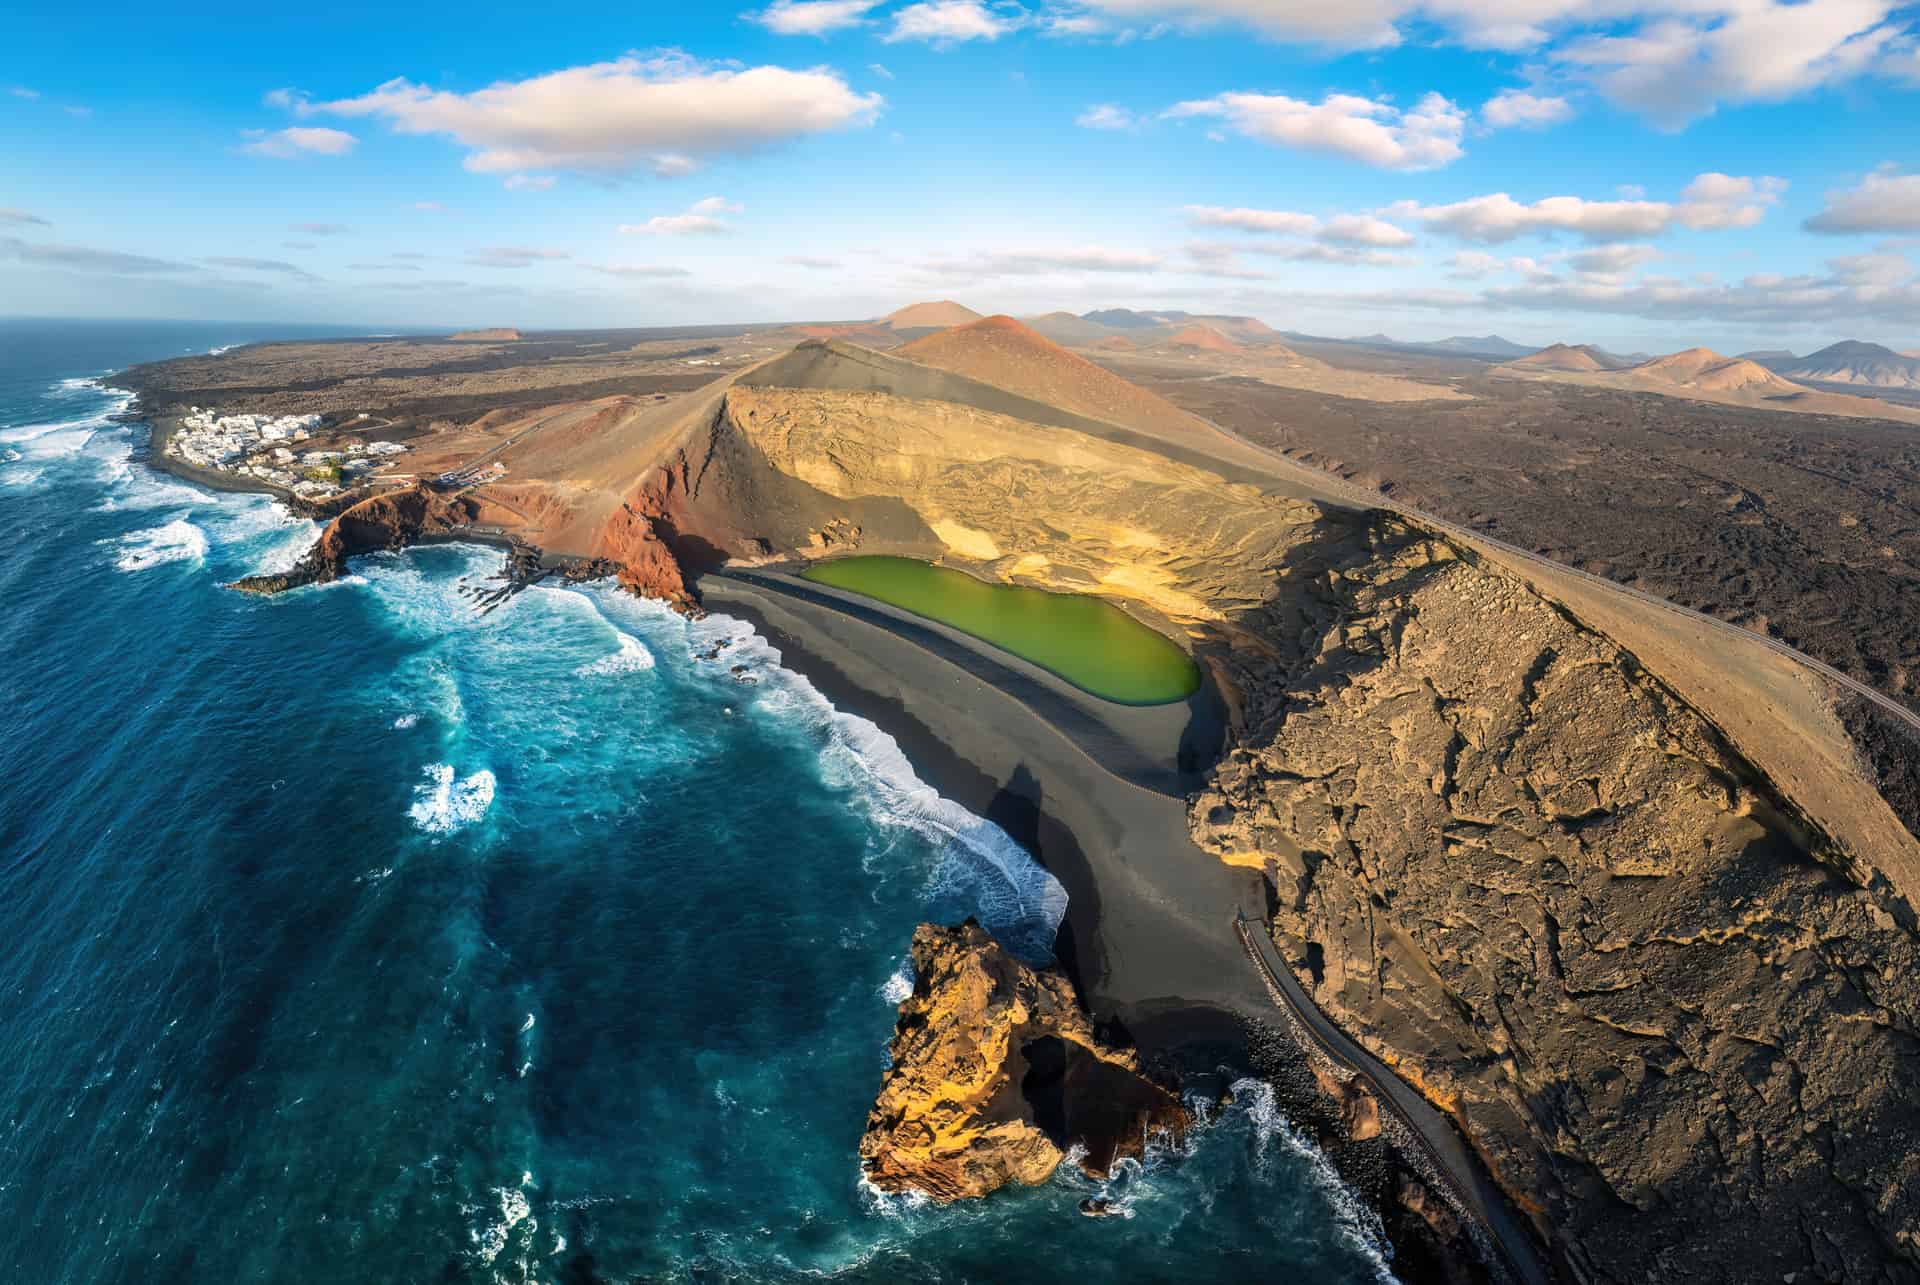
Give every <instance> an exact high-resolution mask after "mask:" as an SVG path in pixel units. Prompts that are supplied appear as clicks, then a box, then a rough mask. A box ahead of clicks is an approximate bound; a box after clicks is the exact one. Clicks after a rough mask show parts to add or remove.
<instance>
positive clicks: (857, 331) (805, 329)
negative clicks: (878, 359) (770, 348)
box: [783, 321, 899, 344]
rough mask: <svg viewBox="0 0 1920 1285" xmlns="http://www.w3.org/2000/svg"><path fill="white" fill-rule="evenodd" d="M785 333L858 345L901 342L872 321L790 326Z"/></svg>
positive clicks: (890, 332) (803, 337) (804, 337)
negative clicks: (840, 340)
mask: <svg viewBox="0 0 1920 1285" xmlns="http://www.w3.org/2000/svg"><path fill="white" fill-rule="evenodd" d="M783 333H785V334H788V335H795V336H798V337H799V338H801V339H850V340H852V341H853V342H854V343H856V344H868V343H884V344H894V343H898V342H899V340H898V338H897V337H896V336H895V335H894V333H893V332H892V331H891V330H888V329H886V328H885V327H884V326H880V325H876V324H874V323H873V322H871V321H862V322H855V323H852V324H849V325H843V326H788V327H787V328H786V330H785V331H784V332H783Z"/></svg>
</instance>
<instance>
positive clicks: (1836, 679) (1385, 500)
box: [1188, 412, 1920, 733]
mask: <svg viewBox="0 0 1920 1285" xmlns="http://www.w3.org/2000/svg"><path fill="white" fill-rule="evenodd" d="M1188 413H1189V414H1192V412H1188ZM1194 418H1195V419H1198V420H1201V422H1203V423H1205V424H1207V425H1209V426H1210V427H1212V428H1213V429H1214V431H1216V432H1218V433H1219V434H1221V435H1222V436H1223V437H1227V438H1230V439H1232V440H1233V441H1234V442H1236V443H1238V444H1239V445H1241V446H1245V447H1248V448H1250V449H1252V450H1255V451H1259V452H1260V453H1261V454H1263V455H1265V456H1267V457H1268V458H1269V459H1272V460H1273V461H1275V462H1276V463H1278V464H1282V465H1284V466H1285V467H1286V469H1287V471H1288V472H1289V473H1290V474H1292V475H1293V476H1296V477H1299V478H1301V479H1302V480H1303V481H1305V482H1307V484H1308V485H1311V486H1317V487H1320V488H1322V489H1323V490H1326V491H1330V492H1332V493H1333V494H1334V495H1336V496H1339V497H1340V498H1342V499H1344V500H1348V501H1350V502H1351V503H1354V504H1358V505H1360V506H1362V507H1364V508H1373V509H1386V510H1388V511H1389V512H1392V513H1395V514H1398V515H1399V516H1400V517H1403V518H1406V519H1407V520H1408V521H1410V522H1414V523H1417V524H1418V525H1420V526H1423V527H1427V528H1429V529H1432V530H1436V531H1440V532H1442V533H1444V534H1446V535H1450V536H1454V537H1456V538H1459V539H1464V540H1468V541H1470V542H1473V543H1475V544H1481V545H1485V546H1487V547H1488V548H1491V549H1498V550H1499V551H1500V552H1501V553H1504V554H1506V555H1507V556H1508V557H1510V558H1514V559H1517V560H1518V561H1521V562H1523V563H1526V564H1529V565H1532V566H1538V567H1541V568H1544V569H1549V570H1552V571H1555V572H1558V573H1560V574H1562V575H1569V576H1573V577H1575V578H1576V579H1579V580H1584V581H1587V582H1588V583H1590V584H1594V585H1598V586H1601V587H1602V588H1606V589H1610V590H1612V591H1614V592H1615V593H1621V594H1625V595H1626V596H1627V597H1629V598H1632V599H1633V600H1634V601H1635V602H1639V603H1642V604H1644V605H1646V606H1649V607H1653V608H1655V609H1657V610H1660V611H1665V612H1671V613H1672V614H1674V615H1676V616H1683V617H1685V618H1687V619H1689V620H1693V621H1697V622H1699V623H1700V624H1704V625H1707V626H1709V627H1711V628H1713V629H1716V630H1719V631H1720V632H1722V633H1725V634H1729V635H1732V636H1734V637H1738V638H1742V639H1745V640H1747V641H1750V642H1756V643H1759V644H1760V645H1761V646H1762V647H1765V648H1766V649H1767V650H1768V651H1771V652H1773V653H1774V654H1776V655H1779V656H1784V657H1785V658H1786V659H1788V660H1790V661H1793V662H1794V663H1795V664H1798V665H1801V666H1803V667H1805V668H1806V669H1809V670H1812V671H1813V672H1814V673H1816V674H1818V675H1820V676H1821V677H1822V678H1824V679H1826V680H1827V681H1829V682H1831V683H1834V684H1836V685H1838V686H1839V687H1841V688H1843V689H1845V690H1846V691H1848V692H1850V693H1852V694H1853V695H1855V696H1858V697H1860V698H1861V699H1862V700H1865V701H1870V702H1872V704H1873V705H1874V706H1875V707H1876V708H1878V709H1880V710H1882V711H1883V712H1885V713H1887V714H1889V715H1891V716H1892V717H1894V718H1896V719H1898V720H1900V721H1901V722H1902V723H1904V724H1906V725H1907V727H1908V728H1909V729H1910V730H1912V731H1913V732H1915V733H1920V712H1916V711H1914V710H1912V709H1910V708H1908V707H1907V706H1905V705H1903V704H1901V703H1900V702H1899V701H1897V700H1895V699H1893V698H1892V697H1891V696H1888V695H1886V694H1885V693H1884V692H1879V691H1876V690H1874V689H1873V688H1871V687H1869V686H1867V685H1866V684H1865V683H1863V682H1860V681H1859V680H1858V679H1855V678H1851V677H1848V676H1847V675H1846V674H1843V673H1841V672H1840V671H1839V670H1837V669H1835V668H1834V667H1833V666H1832V665H1829V664H1827V663H1826V662H1825V661H1822V660H1816V659H1814V658H1813V657H1812V656H1809V655H1807V654H1806V653H1805V652H1803V651H1800V650H1798V649H1797V648H1794V647H1791V646H1788V645H1787V644H1786V643H1783V642H1781V641H1780V640H1779V639H1778V638H1769V637H1768V636H1767V635H1765V634H1760V633H1755V632H1754V631H1753V630H1751V629H1745V628H1742V627H1741V626H1739V625H1736V624H1733V623H1731V622H1729V621H1725V620H1722V619H1720V618H1719V617H1718V616H1710V615H1708V614H1707V613H1706V612H1704V611H1695V610H1694V609H1693V608H1691V607H1683V606H1681V605H1680V604H1679V603H1677V602H1670V601H1668V600H1667V599H1665V598H1661V597H1658V596H1656V595H1654V594H1650V593H1647V592H1645V591H1644V590H1640V589H1635V588H1632V587H1630V586H1628V585H1623V584H1621V583H1620V582H1619V581H1617V580H1609V579H1607V578H1606V577H1605V576H1597V575H1594V574H1593V573H1592V572H1590V571H1583V570H1581V569H1580V568H1579V567H1573V566H1568V565H1567V564H1566V563H1564V562H1555V561H1554V560H1553V559H1552V558H1545V557H1542V556H1541V555H1539V554H1537V553H1534V552H1532V551H1530V550H1527V549H1523V548H1521V547H1520V546H1519V545H1516V544H1508V543H1507V542H1506V541H1505V540H1501V539H1497V538H1495V537H1493V536H1490V535H1487V534H1485V533H1484V532H1481V531H1476V530H1474V529H1473V528H1472V527H1468V526H1462V525H1461V524H1460V523H1458V522H1451V521H1448V520H1447V519H1446V518H1441V517H1435V516H1434V515H1433V514H1431V513H1428V512H1426V511H1424V510H1422V509H1417V508H1415V507H1413V506H1412V505H1411V504H1406V503H1403V502H1401V501H1399V500H1396V499H1394V498H1393V497H1392V496H1390V495H1386V494H1384V493H1383V492H1380V491H1376V490H1372V489H1371V488H1368V487H1363V486H1356V485H1354V484H1353V483H1352V482H1349V481H1347V480H1346V479H1345V478H1343V477H1337V476H1335V475H1334V474H1332V473H1329V472H1327V471H1326V470H1324V469H1318V468H1314V467H1312V466H1311V465H1306V464H1302V463H1300V462H1299V461H1298V460H1294V459H1290V458H1289V457H1287V456H1286V455H1283V454H1281V453H1280V452H1279V451H1276V450H1274V449H1273V448H1272V447H1270V446H1262V445H1261V444H1260V443H1258V442H1255V441H1251V440H1249V439H1248V438H1245V437H1242V436H1241V435H1240V434H1238V433H1236V432H1234V431H1233V430H1232V429H1230V428H1227V427H1225V426H1223V425H1220V424H1216V423H1214V422H1213V421H1212V420H1210V419H1206V418H1205V417H1204V416H1200V415H1195V416H1194Z"/></svg>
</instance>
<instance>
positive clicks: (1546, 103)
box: [1480, 89, 1573, 129]
mask: <svg viewBox="0 0 1920 1285" xmlns="http://www.w3.org/2000/svg"><path fill="white" fill-rule="evenodd" d="M1480 119H1481V120H1483V121H1485V122H1486V123H1487V124H1488V125H1489V126H1490V127H1492V128H1494V129H1516V128H1517V129H1545V128H1546V127H1547V126H1549V125H1558V124H1560V123H1561V122H1563V121H1568V120H1572V119H1573V105H1572V104H1571V103H1569V102H1568V101H1567V100H1566V99H1564V98H1554V97H1549V96H1542V95H1539V94H1529V93H1527V92H1525V91H1524V90H1519V89H1504V90H1501V91H1500V92H1499V93H1498V94H1495V95H1494V96H1493V97H1492V98H1489V99H1488V100H1487V101H1486V103H1485V104H1484V105H1482V107H1481V108H1480Z"/></svg>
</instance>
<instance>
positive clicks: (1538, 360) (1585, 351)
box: [1507, 344, 1611, 370]
mask: <svg viewBox="0 0 1920 1285" xmlns="http://www.w3.org/2000/svg"><path fill="white" fill-rule="evenodd" d="M1507 364H1508V365H1509V366H1519V367H1521V368H1523V369H1526V370H1609V369H1611V367H1609V366H1608V365H1607V363H1606V362H1604V361H1601V360H1600V359H1599V358H1598V357H1596V356H1594V354H1593V350H1592V349H1591V348H1588V347H1587V346H1586V345H1584V344H1582V345H1579V346H1578V347H1576V346H1574V345H1572V344H1553V345H1551V346H1549V347H1546V348H1542V349H1541V350H1540V351H1539V352H1537V353H1531V354H1529V355H1528V356H1525V357H1516V358H1514V359H1513V360H1512V361H1510V362H1508V363H1507Z"/></svg>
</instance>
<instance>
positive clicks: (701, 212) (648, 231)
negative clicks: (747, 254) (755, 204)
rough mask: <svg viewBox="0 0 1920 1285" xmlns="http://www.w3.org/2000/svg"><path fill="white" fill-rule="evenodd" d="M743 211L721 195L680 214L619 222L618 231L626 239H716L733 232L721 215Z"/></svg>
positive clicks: (688, 208) (699, 202)
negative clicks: (664, 237) (684, 237)
mask: <svg viewBox="0 0 1920 1285" xmlns="http://www.w3.org/2000/svg"><path fill="white" fill-rule="evenodd" d="M746 209H747V207H746V206H744V205H741V204H740V203H739V202H737V201H729V200H727V199H726V198H725V197H724V196H709V197H707V198H706V199H705V200H701V201H695V202H694V203H693V204H692V205H690V206H688V207H687V209H686V210H685V212H683V213H680V214H656V215H654V216H653V217H652V218H650V219H648V220H647V221H646V222H645V223H622V224H621V225H620V231H621V232H623V233H626V234H627V235H629V236H715V235H718V234H720V233H723V232H731V231H733V227H732V225H731V224H728V223H726V222H725V221H723V220H722V219H721V218H720V217H719V216H720V215H723V214H744V213H746Z"/></svg>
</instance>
